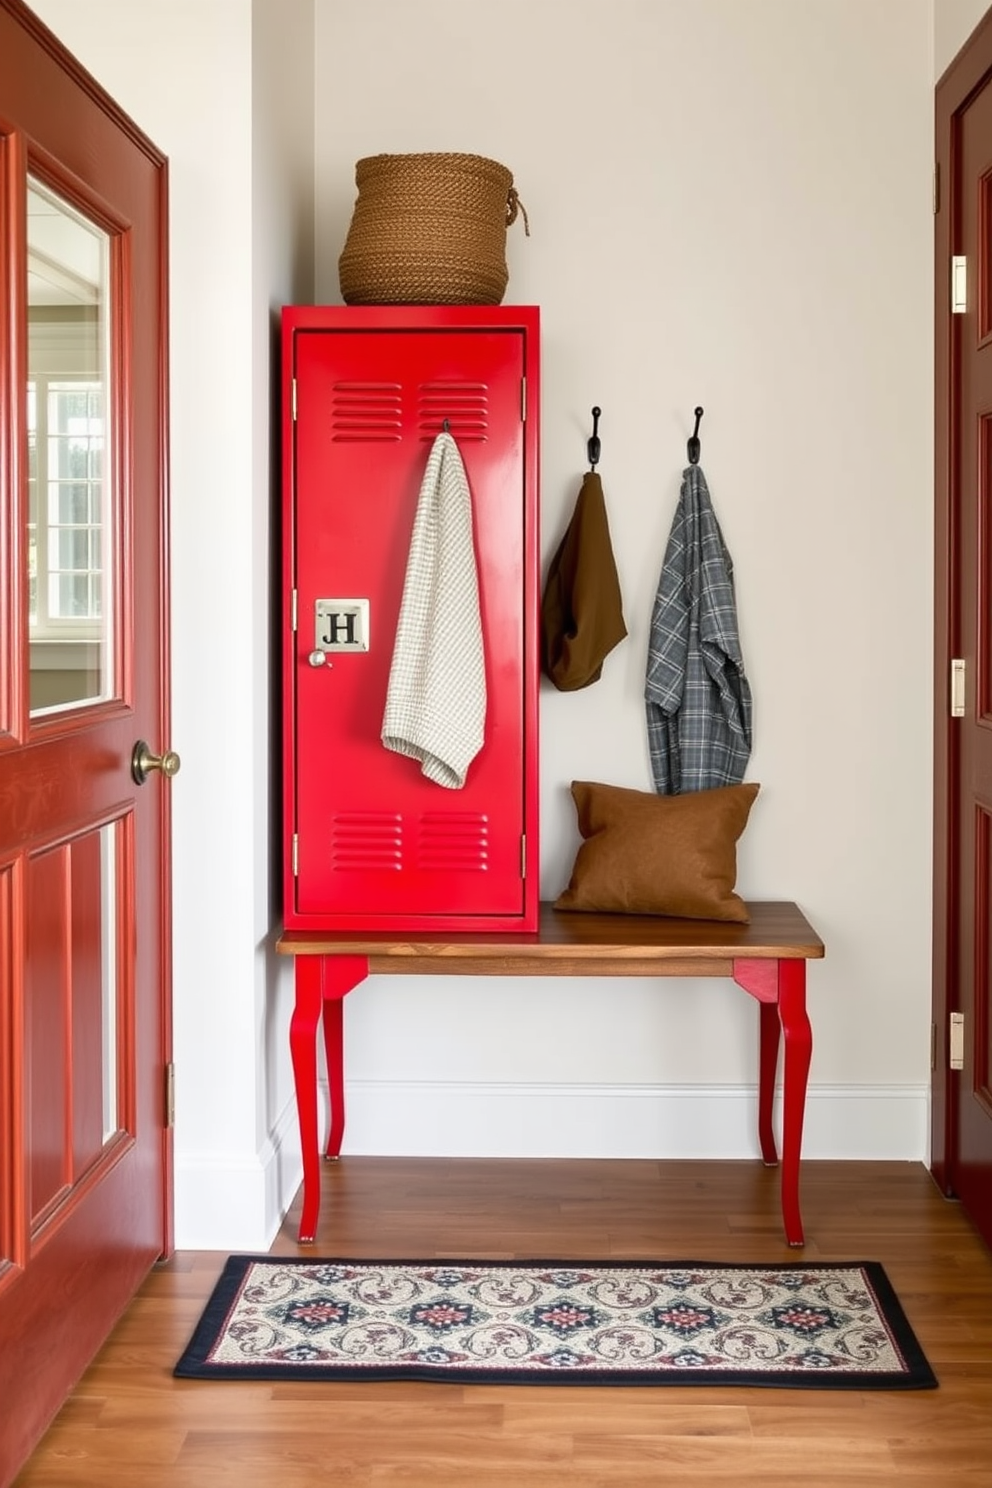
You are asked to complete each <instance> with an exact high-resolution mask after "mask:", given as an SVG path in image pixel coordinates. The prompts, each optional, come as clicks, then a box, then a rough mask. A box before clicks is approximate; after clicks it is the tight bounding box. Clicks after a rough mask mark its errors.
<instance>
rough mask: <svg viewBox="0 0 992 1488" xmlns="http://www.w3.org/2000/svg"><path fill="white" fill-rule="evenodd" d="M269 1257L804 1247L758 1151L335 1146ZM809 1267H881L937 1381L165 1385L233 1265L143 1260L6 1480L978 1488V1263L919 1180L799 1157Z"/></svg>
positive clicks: (981, 1309)
mask: <svg viewBox="0 0 992 1488" xmlns="http://www.w3.org/2000/svg"><path fill="white" fill-rule="evenodd" d="M321 1174H322V1183H323V1189H324V1194H323V1198H324V1202H323V1204H322V1205H321V1217H320V1225H319V1229H318V1233H317V1243H316V1245H315V1246H314V1247H312V1249H311V1248H308V1249H307V1251H305V1252H303V1251H301V1250H300V1248H299V1247H298V1246H297V1244H296V1241H295V1233H296V1226H297V1223H298V1218H299V1203H300V1200H299V1198H298V1199H297V1200H296V1202H295V1203H294V1206H293V1208H292V1209H291V1211H290V1213H289V1214H288V1215H287V1217H286V1220H285V1223H284V1224H283V1226H282V1229H281V1231H280V1233H279V1236H278V1237H277V1239H276V1241H275V1242H274V1244H273V1246H272V1251H273V1253H274V1254H285V1255H300V1254H307V1255H308V1257H309V1258H312V1257H313V1256H314V1255H317V1256H333V1255H338V1256H343V1257H347V1256H353V1257H355V1258H361V1257H376V1256H380V1257H389V1256H393V1257H408V1258H409V1257H416V1256H421V1255H422V1256H432V1255H437V1256H446V1257H449V1258H456V1257H458V1256H459V1255H465V1256H466V1257H467V1256H469V1255H471V1254H475V1255H478V1256H479V1257H480V1258H481V1257H483V1256H485V1255H497V1256H506V1257H508V1258H509V1257H516V1258H518V1259H521V1260H525V1259H533V1258H535V1257H538V1256H542V1257H544V1258H547V1259H554V1258H561V1259H565V1260H568V1259H575V1260H578V1259H586V1260H596V1259H601V1260H608V1259H609V1258H610V1257H613V1256H615V1257H623V1258H627V1259H637V1258H644V1259H646V1258H648V1257H651V1258H654V1259H662V1260H668V1261H672V1262H677V1261H680V1260H681V1261H687V1260H699V1261H707V1260H709V1261H725V1262H739V1263H746V1262H748V1261H765V1262H773V1263H775V1262H779V1261H783V1262H784V1261H794V1260H795V1259H796V1256H795V1253H794V1252H792V1251H790V1250H789V1248H788V1246H787V1245H786V1244H785V1241H784V1239H783V1237H782V1234H781V1227H780V1223H779V1211H778V1187H777V1182H776V1179H775V1175H774V1174H773V1173H770V1172H768V1171H766V1170H765V1169H763V1168H761V1167H759V1166H757V1165H755V1164H754V1163H750V1162H689V1161H685V1162H670V1161H656V1160H647V1159H636V1160H628V1161H609V1160H600V1159H575V1160H569V1161H564V1160H554V1161H540V1160H530V1161H525V1160H511V1159H490V1160H486V1161H480V1160H469V1159H465V1160H461V1159H441V1158H437V1159H435V1158H364V1157H362V1158H358V1157H345V1158H342V1160H341V1161H340V1162H338V1163H334V1164H330V1165H325V1166H323V1167H322V1170H321ZM803 1203H804V1209H805V1211H806V1214H807V1219H808V1223H809V1228H810V1232H811V1234H812V1235H813V1236H815V1245H814V1244H811V1245H809V1246H807V1250H806V1252H805V1253H804V1256H805V1258H806V1259H807V1260H810V1261H815V1260H818V1259H822V1260H834V1261H852V1260H878V1261H881V1263H882V1264H883V1265H884V1266H885V1269H886V1271H887V1273H888V1275H889V1278H890V1280H891V1282H892V1284H893V1286H894V1287H895V1289H896V1292H897V1294H898V1296H899V1299H900V1301H901V1302H902V1305H903V1307H904V1309H905V1311H906V1313H907V1316H908V1317H909V1320H910V1323H911V1325H912V1326H913V1328H914V1329H915V1331H916V1333H917V1336H918V1338H919V1340H920V1343H921V1344H922V1346H923V1348H924V1349H925V1351H926V1353H927V1355H928V1357H929V1359H930V1361H931V1363H932V1365H933V1367H934V1370H935V1372H936V1374H937V1377H938V1380H939V1388H938V1389H936V1390H928V1391H908V1392H901V1391H891V1390H879V1391H871V1390H858V1391H847V1390H835V1391H831V1390H819V1389H818V1390H803V1389H793V1390H790V1389H781V1390H776V1389H748V1388H737V1387H730V1386H723V1387H719V1386H693V1387H691V1388H688V1387H687V1388H677V1387H671V1388H664V1387H662V1388H657V1389H654V1388H648V1387H629V1388H622V1387H613V1388H605V1387H595V1386H594V1387H589V1388H582V1389H578V1388H568V1387H566V1386H561V1385H547V1386H532V1387H528V1386H496V1385H478V1386H455V1385H431V1384H426V1383H420V1382H412V1381H397V1382H394V1383H383V1384H374V1383H371V1382H366V1381H351V1382H347V1383H342V1384H334V1385H321V1384H317V1383H314V1382H310V1381H301V1382H300V1383H294V1382H292V1381H286V1382H283V1381H279V1382H272V1383H265V1382H258V1381H251V1382H248V1383H246V1384H244V1385H236V1384H232V1383H231V1382H229V1381H226V1380H225V1381H203V1382H198V1381H191V1380H176V1379H174V1378H173V1377H172V1368H173V1365H174V1364H175V1361H176V1358H177V1357H178V1355H179V1353H180V1352H181V1350H182V1347H183V1344H184V1343H185V1341H186V1339H187V1338H188V1337H189V1335H190V1333H191V1332H192V1330H193V1327H194V1326H195V1323H196V1320H197V1318H198V1316H199V1313H200V1310H201V1308H202V1306H203V1305H204V1303H205V1302H206V1300H207V1297H208V1295H209V1293H210V1291H211V1289H212V1287H213V1283H214V1281H215V1279H216V1277H217V1275H218V1274H219V1272H220V1269H221V1266H222V1265H223V1262H224V1256H223V1255H221V1254H218V1253H211V1252H185V1253H182V1254H179V1255H177V1256H176V1257H174V1258H173V1260H171V1261H170V1262H168V1263H167V1264H165V1265H163V1266H159V1267H157V1268H156V1269H155V1271H154V1272H153V1274H152V1275H151V1276H150V1277H149V1279H148V1280H147V1282H146V1283H145V1284H144V1286H143V1287H142V1290H141V1293H140V1295H139V1298H138V1299H137V1301H136V1302H135V1304H134V1305H133V1306H132V1308H131V1309H130V1310H129V1312H128V1313H127V1315H126V1316H125V1318H124V1319H123V1320H122V1322H121V1324H120V1325H119V1327H118V1328H117V1329H116V1331H115V1333H114V1334H113V1335H112V1337H111V1339H110V1341H109V1343H108V1344H107V1346H106V1347H105V1348H104V1349H103V1351H102V1352H101V1354H100V1356H99V1357H98V1359H97V1360H96V1362H95V1363H94V1364H93V1366H92V1368H91V1369H90V1370H89V1371H88V1373H87V1375H86V1376H85V1378H84V1379H83V1380H82V1381H81V1383H80V1386H79V1388H78V1389H77V1391H76V1392H75V1393H74V1395H73V1397H72V1399H71V1400H70V1401H69V1403H68V1404H67V1406H66V1408H65V1409H64V1410H63V1411H62V1413H61V1414H60V1416H59V1417H58V1420H57V1421H56V1423H55V1425H54V1426H53V1427H52V1429H51V1431H50V1432H49V1433H48V1436H47V1437H46V1438H45V1440H44V1441H43V1442H42V1444H41V1446H40V1447H39V1448H38V1450H37V1451H36V1453H35V1455H34V1457H33V1458H32V1459H31V1461H30V1462H29V1463H28V1464H27V1466H26V1467H25V1469H24V1470H23V1472H22V1474H21V1476H20V1477H19V1478H18V1480H17V1488H75V1485H80V1488H92V1485H93V1484H94V1483H97V1482H99V1483H100V1484H101V1488H133V1485H134V1484H135V1483H140V1484H141V1485H142V1488H272V1484H273V1483H278V1484H279V1485H280V1488H312V1485H313V1484H314V1483H315V1482H323V1481H324V1480H325V1478H326V1479H327V1480H328V1481H330V1480H331V1478H333V1481H334V1483H335V1485H336V1488H337V1485H339V1484H340V1485H342V1488H351V1485H369V1488H372V1485H374V1488H384V1485H395V1488H400V1485H411V1488H466V1485H467V1484H471V1488H496V1485H497V1484H500V1485H502V1484H506V1483H508V1482H509V1483H519V1484H520V1485H521V1488H529V1485H531V1484H533V1485H534V1488H642V1485H643V1488H648V1485H652V1488H653V1485H655V1484H657V1483H658V1482H659V1481H661V1480H662V1479H663V1480H664V1481H665V1482H666V1483H669V1482H671V1483H675V1484H679V1485H682V1488H688V1485H697V1484H698V1485H699V1488H714V1485H721V1484H724V1483H726V1484H727V1485H728V1488H729V1485H731V1484H733V1485H734V1488H758V1485H760V1484H762V1483H765V1484H767V1483H772V1484H776V1485H782V1488H785V1485H788V1488H793V1485H795V1484H801V1485H802V1488H842V1485H843V1488H851V1485H854V1484H857V1485H860V1484H867V1483H871V1484H872V1488H896V1485H900V1488H906V1485H907V1484H908V1485H911V1488H933V1485H934V1484H935V1483H944V1482H952V1481H953V1483H954V1484H955V1488H958V1485H962V1488H979V1485H981V1488H989V1483H990V1481H992V1480H990V1475H989V1463H990V1462H992V1305H990V1300H989V1299H990V1298H992V1254H990V1253H989V1251H988V1250H987V1249H986V1248H985V1247H984V1246H983V1245H982V1243H981V1240H980V1239H979V1237H978V1236H977V1235H976V1233H975V1231H974V1230H973V1229H972V1227H971V1226H970V1224H969V1222H968V1220H967V1217H966V1216H965V1215H964V1214H963V1212H962V1211H961V1209H960V1207H959V1206H958V1205H955V1204H950V1203H947V1202H946V1201H945V1200H944V1199H943V1198H942V1197H941V1195H940V1194H939V1192H938V1190H937V1188H936V1186H935V1185H934V1183H933V1181H932V1179H931V1178H930V1175H929V1174H928V1173H927V1171H926V1169H925V1168H923V1167H922V1165H920V1164H916V1163H901V1162H889V1163H880V1162H864V1163H843V1162H810V1163H807V1164H806V1166H805V1168H804V1173H803Z"/></svg>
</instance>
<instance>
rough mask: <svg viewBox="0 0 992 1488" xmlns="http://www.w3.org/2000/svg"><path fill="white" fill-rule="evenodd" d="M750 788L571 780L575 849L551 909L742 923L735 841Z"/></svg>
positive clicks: (752, 794) (745, 917)
mask: <svg viewBox="0 0 992 1488" xmlns="http://www.w3.org/2000/svg"><path fill="white" fill-rule="evenodd" d="M758 790H759V787H758V786H757V785H721V786H717V787H716V788H715V789H713V790H702V791H691V792H688V793H687V794H686V795H681V796H658V795H654V794H653V793H652V792H649V791H636V790H625V789H624V788H623V787H622V786H619V785H597V784H596V783H595V782H593V781H589V780H573V781H572V796H573V799H574V801H575V809H576V813H577V815H578V822H579V831H580V832H581V833H582V836H583V837H584V838H585V841H584V842H583V843H582V846H581V847H580V848H579V851H578V854H577V856H576V859H575V866H574V868H573V869H572V877H571V880H570V881H569V885H568V888H567V889H566V890H565V891H564V893H563V894H561V895H560V896H559V898H558V899H557V901H556V902H555V909H585V910H608V911H612V912H614V913H618V914H654V915H674V916H678V917H682V918H686V919H693V920H739V921H740V922H741V923H742V924H747V922H748V912H747V906H746V904H745V903H744V901H743V899H741V898H740V897H739V896H738V895H737V894H735V893H734V885H735V883H736V882H737V839H738V838H739V837H740V835H741V833H742V832H743V830H744V828H745V826H746V825H747V819H748V814H749V812H750V810H751V805H752V803H753V801H754V798H755V796H756V795H757V794H758Z"/></svg>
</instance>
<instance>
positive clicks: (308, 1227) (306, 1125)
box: [289, 956, 369, 1245]
mask: <svg viewBox="0 0 992 1488" xmlns="http://www.w3.org/2000/svg"><path fill="white" fill-rule="evenodd" d="M368 970H369V963H368V960H367V958H366V957H365V956H297V957H296V1005H295V1007H294V1009H293V1016H292V1018H291V1019H290V1024H289V1047H290V1053H291V1055H292V1060H293V1079H294V1081H295V1084H296V1108H297V1114H298V1117H299V1122H300V1147H301V1149H302V1154H303V1213H302V1215H301V1217H300V1231H299V1243H300V1244H301V1245H312V1244H313V1241H314V1239H315V1238H316V1234H317V1216H318V1214H319V1213H320V1143H319V1133H318V1123H317V1024H318V1023H319V1022H320V1015H321V1011H323V1015H324V1020H323V1021H324V1052H325V1054H326V1056H327V1078H328V1084H329V1086H330V1096H331V1119H330V1123H329V1127H328V1135H327V1148H326V1152H327V1156H328V1157H337V1156H338V1155H339V1153H340V1151H341V1141H342V1138H343V1136H344V1018H343V1010H342V1001H343V999H344V997H345V996H346V995H347V993H349V992H350V991H351V989H352V988H353V987H357V985H358V983H359V982H362V981H364V980H365V978H366V977H367V976H368Z"/></svg>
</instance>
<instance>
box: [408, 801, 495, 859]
mask: <svg viewBox="0 0 992 1488" xmlns="http://www.w3.org/2000/svg"><path fill="white" fill-rule="evenodd" d="M418 825H419V831H418V833H417V867H418V869H419V870H421V871H422V872H425V873H426V872H439V873H444V872H450V871H451V870H452V869H454V870H457V871H458V872H459V873H485V872H486V870H487V869H488V867H489V818H488V817H487V816H485V815H480V814H478V813H476V812H468V811H462V812H458V811H450V812H448V811H445V812H441V811H428V812H425V813H424V815H423V816H422V817H421V818H420V822H419V824H418Z"/></svg>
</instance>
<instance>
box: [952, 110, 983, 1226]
mask: <svg viewBox="0 0 992 1488" xmlns="http://www.w3.org/2000/svg"><path fill="white" fill-rule="evenodd" d="M960 130H961V132H960V136H959V138H960V149H961V181H962V190H961V198H960V207H961V237H960V243H959V246H958V248H957V249H956V251H957V252H958V253H959V254H962V255H964V256H965V258H966V261H967V264H968V266H969V269H970V272H971V281H972V282H971V284H970V286H968V290H967V301H968V306H967V311H966V313H965V314H964V315H959V316H955V325H956V330H957V334H958V337H959V340H958V353H959V357H958V365H959V375H960V383H959V387H960V401H959V405H958V409H957V418H956V432H957V445H958V459H959V465H958V493H957V494H958V499H959V547H958V553H957V562H956V573H955V582H956V588H957V595H956V606H955V608H956V610H957V635H958V645H957V648H956V651H955V655H956V656H957V657H959V658H960V659H962V660H963V661H964V662H965V669H966V670H965V687H964V706H965V713H964V716H963V717H961V718H959V719H956V720H955V721H954V724H953V728H954V735H955V741H956V746H957V749H956V753H957V760H956V772H955V773H956V780H957V792H956V796H957V798H956V802H955V832H956V838H957V849H956V854H955V857H956V881H957V902H956V906H955V910H956V913H955V916H954V921H953V933H954V935H955V940H956V963H957V1010H958V1011H959V1013H960V1014H961V1016H962V1017H963V1020H964V1021H963V1061H964V1062H963V1068H962V1069H961V1071H960V1073H959V1074H958V1075H956V1076H955V1077H954V1079H955V1082H956V1092H955V1107H956V1148H957V1150H956V1153H955V1155H954V1158H953V1162H952V1167H951V1182H952V1185H953V1189H954V1192H955V1193H957V1194H958V1195H959V1196H960V1198H961V1199H962V1200H963V1202H964V1203H965V1205H966V1207H967V1208H968V1210H969V1212H970V1213H971V1214H972V1216H973V1217H974V1219H975V1222H976V1223H977V1224H978V1226H979V1228H980V1229H981V1230H982V1232H983V1233H984V1235H985V1236H986V1238H987V1239H988V1240H989V1242H990V1244H992V236H990V228H992V85H989V84H988V83H986V85H985V87H983V88H982V90H981V92H980V93H979V94H978V95H977V96H976V97H975V98H974V99H973V100H972V101H971V102H970V103H969V105H968V107H967V108H965V109H964V110H963V113H962V115H961V122H960Z"/></svg>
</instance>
